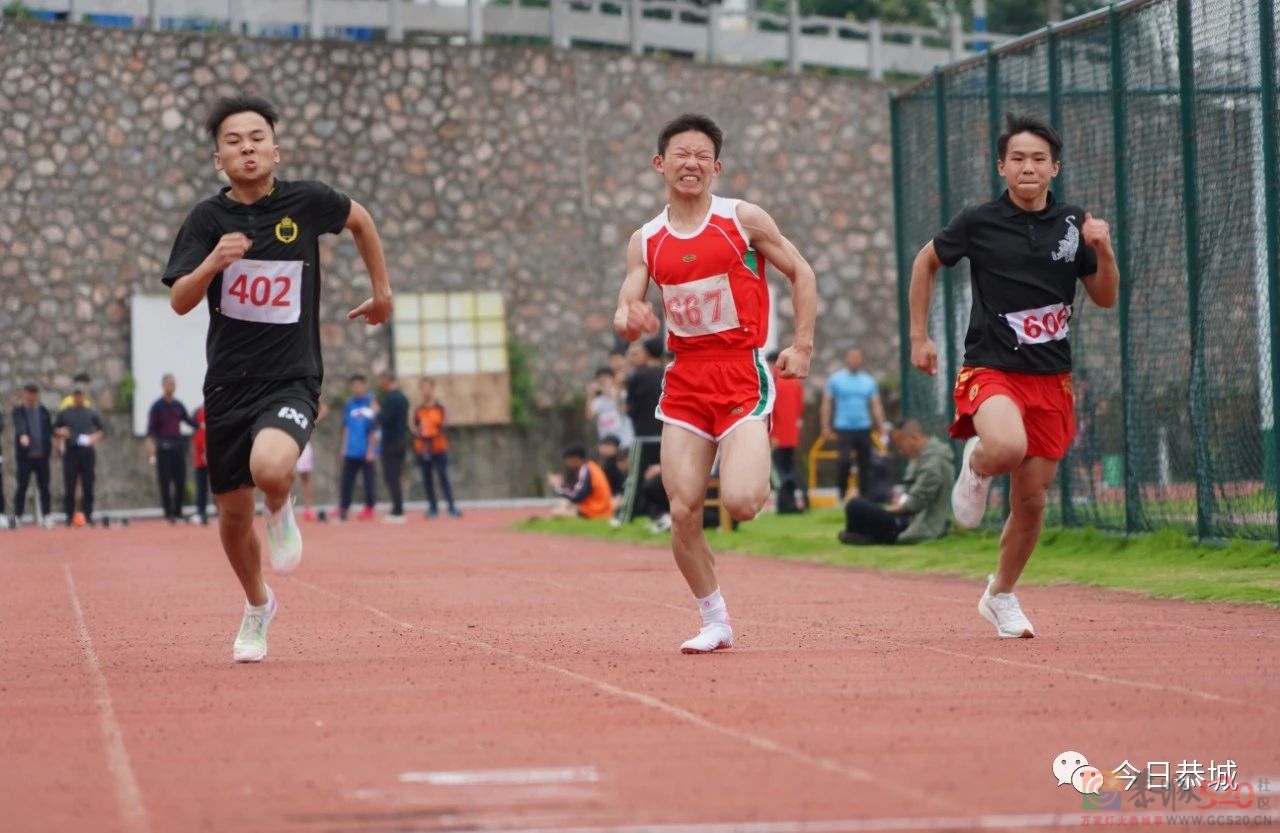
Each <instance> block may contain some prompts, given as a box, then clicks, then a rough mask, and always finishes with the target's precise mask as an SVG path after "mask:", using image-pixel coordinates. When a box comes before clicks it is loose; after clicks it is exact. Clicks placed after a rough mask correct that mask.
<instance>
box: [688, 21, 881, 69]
mask: <svg viewBox="0 0 1280 833" xmlns="http://www.w3.org/2000/svg"><path fill="white" fill-rule="evenodd" d="M713 8H714V7H713ZM868 26H869V27H870V31H869V32H868V33H867V61H868V63H869V64H870V70H871V80H872V81H883V80H884V26H883V24H881V23H880V18H878V17H873V18H871V20H870V21H869V22H868Z"/></svg>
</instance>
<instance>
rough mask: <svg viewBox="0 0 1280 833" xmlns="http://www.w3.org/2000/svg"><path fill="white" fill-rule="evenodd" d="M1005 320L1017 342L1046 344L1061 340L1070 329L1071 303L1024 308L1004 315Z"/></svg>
mask: <svg viewBox="0 0 1280 833" xmlns="http://www.w3.org/2000/svg"><path fill="white" fill-rule="evenodd" d="M1004 318H1005V321H1007V322H1008V323H1009V326H1010V327H1012V328H1013V332H1014V333H1015V334H1016V335H1017V336H1018V343H1019V344H1048V343H1049V342H1051V341H1061V340H1062V339H1064V338H1066V337H1067V331H1068V330H1070V329H1071V326H1070V322H1071V305H1070V304H1050V305H1049V306H1047V307H1039V308H1038V309H1024V310H1022V311H1021V312H1011V313H1008V314H1007V315H1005V317H1004Z"/></svg>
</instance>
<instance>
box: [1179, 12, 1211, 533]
mask: <svg viewBox="0 0 1280 833" xmlns="http://www.w3.org/2000/svg"><path fill="white" fill-rule="evenodd" d="M1191 38H1192V31H1191V0H1178V86H1179V90H1180V99H1179V111H1180V115H1181V119H1180V121H1181V128H1182V192H1183V210H1184V212H1185V214H1184V221H1185V222H1184V228H1185V235H1184V236H1185V238H1186V246H1187V252H1186V255H1187V318H1188V324H1189V326H1190V331H1191V383H1190V388H1189V390H1188V398H1189V400H1190V402H1189V405H1190V409H1191V432H1192V436H1193V438H1194V442H1193V443H1192V447H1193V448H1194V449H1195V467H1196V535H1197V536H1199V537H1200V538H1201V539H1206V538H1209V537H1210V532H1211V527H1210V522H1211V518H1212V516H1213V494H1212V489H1211V486H1210V484H1209V482H1208V478H1209V476H1210V469H1211V465H1212V460H1211V459H1210V457H1209V443H1208V437H1209V430H1208V429H1209V420H1208V414H1207V412H1206V403H1205V398H1204V385H1205V356H1204V332H1203V330H1204V328H1203V326H1202V322H1201V321H1200V277H1201V272H1200V186H1199V175H1198V174H1199V165H1198V162H1197V159H1196V80H1195V52H1194V49H1193V45H1192V40H1191Z"/></svg>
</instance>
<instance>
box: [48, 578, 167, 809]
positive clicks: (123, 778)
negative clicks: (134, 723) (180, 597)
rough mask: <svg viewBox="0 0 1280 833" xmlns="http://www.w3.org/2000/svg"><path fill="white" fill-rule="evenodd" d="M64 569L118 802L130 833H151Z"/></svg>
mask: <svg viewBox="0 0 1280 833" xmlns="http://www.w3.org/2000/svg"><path fill="white" fill-rule="evenodd" d="M62 569H63V570H64V571H65V572H66V574H67V590H68V591H70V593H71V608H72V610H74V611H75V614H76V625H77V626H78V627H79V628H80V650H81V651H82V652H83V653H84V660H85V664H86V665H88V666H89V677H90V678H91V679H92V680H93V689H94V699H95V701H96V704H97V706H98V726H99V728H101V729H102V739H103V740H104V741H105V742H106V745H107V768H108V769H109V770H110V771H111V775H112V777H113V778H114V779H115V782H116V804H118V805H119V808H120V822H121V824H122V825H123V826H124V829H125V831H126V833H148V831H150V830H151V823H150V822H149V821H148V819H147V809H146V807H144V806H143V804H142V792H141V790H139V789H138V779H137V778H135V777H134V775H133V767H132V766H130V765H129V750H128V749H126V748H125V745H124V734H123V733H122V732H121V731H120V723H119V722H118V721H117V720H116V711H115V708H114V707H113V706H112V704H111V691H110V690H109V689H108V688H107V678H106V677H104V676H103V675H102V664H101V663H100V662H98V652H97V651H95V650H94V649H93V640H92V639H91V638H90V636H89V626H88V625H86V624H85V621H84V608H83V607H81V605H80V594H79V593H77V592H76V580H75V578H74V577H72V575H71V566H70V565H68V564H63V565H62Z"/></svg>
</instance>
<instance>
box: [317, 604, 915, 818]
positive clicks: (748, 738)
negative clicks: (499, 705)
mask: <svg viewBox="0 0 1280 833" xmlns="http://www.w3.org/2000/svg"><path fill="white" fill-rule="evenodd" d="M294 581H295V583H297V584H300V585H302V586H303V587H307V588H309V589H311V590H313V591H315V592H317V593H319V594H321V595H323V596H328V597H329V598H331V599H335V600H337V601H340V602H346V603H348V604H352V605H355V606H356V607H360V608H363V609H364V610H367V611H368V612H370V613H372V614H373V615H375V616H377V617H379V618H381V619H384V620H386V621H388V622H390V623H391V624H393V625H395V626H396V627H399V628H404V629H405V630H418V631H422V632H423V633H429V634H432V635H433V636H437V637H440V638H442V639H447V640H449V641H451V642H455V643H457V644H459V645H470V646H472V647H475V648H479V649H480V650H482V651H486V652H488V653H491V654H498V655H501V656H504V657H508V658H509V659H513V660H515V661H517V662H521V663H523V664H525V665H528V666H530V667H533V668H538V669H541V670H543V671H550V672H552V673H554V674H559V675H561V676H563V677H568V678H569V679H571V680H575V681H577V682H580V683H583V684H585V685H589V686H592V687H593V688H596V689H599V690H600V691H603V692H604V693H606V694H611V695H613V696H615V697H621V698H622V699H624V700H630V701H632V702H634V703H639V704H640V705H642V706H646V707H648V708H651V709H653V710H654V711H658V712H661V713H662V714H665V715H667V716H668V717H671V718H674V719H676V720H679V721H682V722H684V723H688V724H690V725H693V726H697V727H698V728H700V729H705V730H707V731H709V732H714V733H716V734H718V735H723V736H725V737H728V738H732V739H733V740H737V741H740V742H742V743H745V744H747V745H748V746H752V747H755V748H756V749H760V750H763V751H765V752H772V753H774V754H776V755H781V756H783V757H786V758H790V759H791V760H793V761H798V762H800V763H803V764H806V765H808V766H812V767H815V768H817V769H822V770H825V771H827V772H830V773H833V774H835V775H839V776H842V777H844V778H847V779H849V780H850V781H857V782H859V783H864V784H873V783H874V784H877V788H878V789H879V790H881V791H886V792H897V793H900V794H902V795H905V796H909V797H910V798H912V799H914V800H916V801H922V802H925V803H928V804H938V803H939V801H938V799H937V798H936V797H934V796H931V795H929V794H927V793H924V792H921V791H919V790H914V789H911V788H910V787H906V786H904V785H902V784H896V783H893V782H892V781H890V782H889V783H885V781H884V779H877V778H876V776H875V775H873V774H872V773H870V772H868V771H866V770H864V769H859V768H858V767H852V766H846V765H844V764H842V763H840V762H839V761H833V760H831V759H830V758H822V757H819V756H817V755H810V754H809V753H807V752H804V751H802V750H799V749H793V748H792V747H790V746H784V745H782V744H781V743H778V742H777V741H773V740H770V739H769V738H765V737H761V736H760V735H755V734H752V733H751V732H746V731H743V730H741V729H735V728H733V727H731V726H725V725H723V724H720V723H715V722H713V721H711V720H708V719H707V718H705V717H703V716H702V715H699V714H695V713H693V712H691V711H688V710H687V709H682V708H680V707H679V706H673V705H672V704H670V703H668V702H666V701H665V700H660V699H658V698H657V697H653V696H652V695H649V694H644V693H642V692H639V691H631V690H630V689H626V688H622V687H620V686H616V685H614V684H613V683H608V682H605V681H604V680H598V679H596V678H595V677H589V676H587V675H586V674H580V673H578V672H577V671H571V670H570V669H568V668H562V667H561V666H559V665H552V664H551V663H549V662H543V661H542V660H539V659H534V658H533V657H528V656H525V655H524V654H518V653H516V652H515V651H511V650H508V649H506V648H499V647H497V646H496V645H491V644H489V643H488V642H482V641H480V640H479V639H472V638H471V637H466V636H460V635H458V634H453V633H449V632H448V631H442V630H438V629H436V628H433V627H430V626H429V625H415V624H413V623H411V622H405V621H402V620H400V619H397V618H395V617H394V616H392V615H391V614H389V613H387V612H386V611H384V610H380V609H379V608H376V607H374V606H373V605H369V604H365V603H364V602H361V601H359V600H357V599H354V598H351V597H348V596H343V595H340V594H338V593H334V592H332V591H330V590H326V589H325V588H323V587H320V586H318V585H315V584H312V583H311V582H309V581H305V580H302V579H294Z"/></svg>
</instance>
